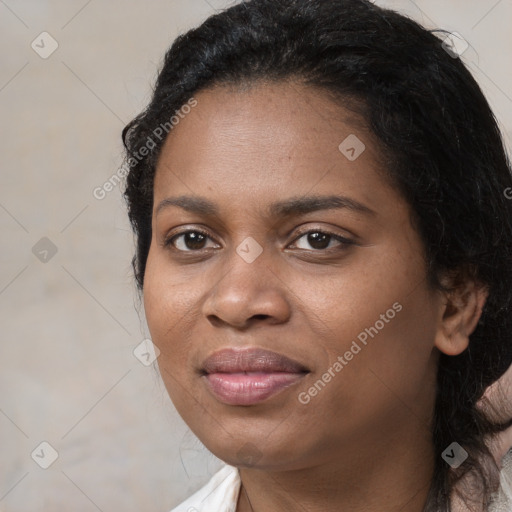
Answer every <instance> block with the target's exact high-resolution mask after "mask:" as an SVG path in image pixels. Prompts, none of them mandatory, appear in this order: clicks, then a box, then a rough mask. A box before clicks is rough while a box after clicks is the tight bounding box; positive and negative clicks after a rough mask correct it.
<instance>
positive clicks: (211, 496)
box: [170, 465, 240, 512]
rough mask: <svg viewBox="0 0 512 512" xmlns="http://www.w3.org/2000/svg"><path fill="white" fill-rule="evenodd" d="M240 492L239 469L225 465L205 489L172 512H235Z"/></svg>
mask: <svg viewBox="0 0 512 512" xmlns="http://www.w3.org/2000/svg"><path fill="white" fill-rule="evenodd" d="M239 492H240V474H239V472H238V469H237V468H235V467H233V466H229V465H225V466H223V467H222V468H221V469H220V470H219V471H218V472H217V473H215V474H214V475H213V476H212V477H211V479H210V480H209V482H208V483H207V484H206V485H205V486H204V487H202V488H201V489H199V490H198V491H197V492H196V493H194V494H193V495H192V496H190V498H188V499H187V500H185V501H184V502H183V503H180V504H179V505H178V506H177V507H175V508H173V509H172V510H171V511H170V512H235V510H236V504H237V501H238V493H239Z"/></svg>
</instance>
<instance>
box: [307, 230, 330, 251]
mask: <svg viewBox="0 0 512 512" xmlns="http://www.w3.org/2000/svg"><path fill="white" fill-rule="evenodd" d="M330 239H331V235H328V234H326V233H309V234H308V243H309V244H310V245H311V247H314V248H315V249H326V248H327V247H328V246H329V242H330ZM318 245H320V246H318Z"/></svg>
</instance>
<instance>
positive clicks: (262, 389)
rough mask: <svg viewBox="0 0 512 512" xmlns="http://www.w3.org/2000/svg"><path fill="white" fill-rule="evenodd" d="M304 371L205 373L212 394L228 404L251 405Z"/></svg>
mask: <svg viewBox="0 0 512 512" xmlns="http://www.w3.org/2000/svg"><path fill="white" fill-rule="evenodd" d="M304 375H306V374H305V373H284V372H273V373H263V372H248V373H210V374H208V375H205V378H206V382H207V383H208V387H209V389H210V390H211V391H212V393H213V395H214V396H215V397H216V398H217V399H218V400H219V401H220V402H222V403H225V404H228V405H253V404H257V403H259V402H262V401H263V400H266V399H267V398H269V397H271V396H273V395H275V394H276V393H279V392H280V391H282V390H283V389H285V388H287V387H289V386H291V385H293V384H295V383H296V382H298V381H299V380H300V379H301V378H302V377H304Z"/></svg>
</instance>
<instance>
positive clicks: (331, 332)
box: [144, 83, 442, 469]
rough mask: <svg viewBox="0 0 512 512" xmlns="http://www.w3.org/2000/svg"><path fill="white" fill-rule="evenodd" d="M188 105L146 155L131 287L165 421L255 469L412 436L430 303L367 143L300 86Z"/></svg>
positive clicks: (430, 347)
mask: <svg viewBox="0 0 512 512" xmlns="http://www.w3.org/2000/svg"><path fill="white" fill-rule="evenodd" d="M195 99H196V100H197V105H196V106H195V107H193V108H191V111H190V113H188V114H187V115H186V116H184V118H183V119H182V120H181V121H180V122H179V124H178V125H177V126H175V128H174V129H173V131H172V132H171V133H170V134H169V136H168V138H167V140H166V142H165V145H164V147H163V150H162V153H161V156H160V160H159V163H158V167H157V172H156V176H155V184H154V209H153V239H152V242H151V247H150V251H149V256H148V260H147V267H146V273H145V283H144V306H145V312H146V316H147V321H148V326H149V329H150V333H151V336H152V340H153V342H154V344H155V345H156V346H157V347H158V348H159V350H160V352H161V354H160V357H159V358H158V364H159V367H160V370H161V374H162V377H163V380H164V382H165V385H166V388H167V390H168V392H169V395H170V397H171V399H172V401H173V402H174V404H175V406H176V408H177V410H178V412H179V413H180V414H181V416H182V417H183V419H184V420H185V421H186V423H187V424H188V425H189V426H190V428H191V429H192V430H193V432H194V433H195V434H196V435H197V436H198V437H199V439H200V440H201V441H202V442H203V443H204V444H205V446H206V447H207V448H209V449H210V450H211V451H212V452H213V453H214V454H215V455H217V456H218V457H220V458H221V459H223V460H224V461H226V462H228V463H230V464H233V465H237V466H244V465H246V466H250V465H255V466H257V467H260V468H281V469H286V468H290V469H292V468H303V467H307V466H312V465H314V464H319V463H323V462H327V461H329V460H331V459H333V458H339V457H340V453H341V454H343V453H344V454H347V455H348V454H351V455H353V454H355V453H358V452H360V451H361V450H362V449H365V450H368V449H370V450H371V449H372V447H375V446H377V444H379V443H380V444H382V443H389V442H390V439H394V440H399V439H400V438H401V439H404V438H403V436H404V435H407V433H408V432H410V431H411V430H412V429H415V430H416V431H417V430H418V428H420V429H421V428H425V432H426V431H427V429H428V418H429V416H430V414H431V412H432V408H433V405H434V383H435V372H436V363H437V354H438V352H437V350H436V349H435V338H436V331H437V329H438V325H439V322H440V318H441V316H442V315H441V314H442V297H441V296H440V295H439V294H438V293H437V292H435V291H433V290H431V289H430V288H429V287H428V285H427V282H426V267H425V263H424V257H423V247H422V243H421V240H420V238H419V235H418V234H417V232H416V231H415V229H414V228H413V227H412V226H411V222H410V209H409V207H408V205H407V204H406V203H405V202H404V200H403V199H402V198H401V196H400V195H399V194H398V192H397V191H396V190H395V189H394V188H392V187H391V186H390V185H389V184H388V183H387V181H386V180H385V179H384V178H383V177H382V176H381V175H380V174H379V172H378V169H379V164H378V160H379V158H378V157H379V154H378V147H377V145H376V143H375V140H374V139H373V138H372V137H371V135H370V134H369V133H368V132H366V131H365V130H363V129H362V128H361V125H360V123H357V122H356V121H355V119H354V118H353V117H352V118H351V117H350V115H349V112H348V111H347V110H345V109H344V108H342V107H341V106H339V105H337V104H334V103H332V102H331V100H329V99H328V98H327V97H326V96H324V95H323V93H322V92H320V91H318V90H316V89H312V88H306V87H304V86H301V85H293V84H291V83H288V84H285V83H279V84H274V85H268V84H267V85H258V86H256V87H254V88H252V89H250V90H237V91H235V90H233V89H228V88H216V89H212V90H206V91H202V92H200V93H199V94H197V95H196V96H195ZM340 145H341V146H340ZM363 145H364V146H363ZM185 196H186V197H185ZM336 198H337V199H336ZM183 233H189V234H188V235H187V234H185V235H184V234H183ZM338 237H339V238H338ZM251 349H262V350H266V351H271V352H274V353H276V354H277V356H275V355H274V356H272V354H270V355H269V354H267V353H263V354H262V353H260V352H258V351H257V350H255V351H251ZM218 351H222V352H220V353H219V354H216V353H217V352H218ZM210 356H213V359H210V360H209V361H206V360H207V358H210ZM280 356H284V357H285V358H288V359H289V360H291V361H289V360H287V359H283V358H282V357H280ZM401 436H402V437H401Z"/></svg>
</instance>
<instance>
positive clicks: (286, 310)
mask: <svg viewBox="0 0 512 512" xmlns="http://www.w3.org/2000/svg"><path fill="white" fill-rule="evenodd" d="M286 290H287V287H286V285H285V283H284V282H283V281H282V280H281V279H280V278H279V277H278V276H277V275H276V273H275V272H274V271H272V270H271V268H269V266H268V264H267V262H266V259H265V258H264V256H263V254H262V255H261V256H260V257H259V258H258V259H256V260H255V261H253V262H252V263H247V262H246V261H244V260H243V259H242V258H240V256H239V255H238V254H236V253H235V254H234V256H233V257H232V258H231V259H230V262H229V270H228V271H227V272H226V273H225V274H224V276H223V277H221V278H220V279H218V278H216V283H215V285H214V286H213V287H212V288H211V289H210V291H209V293H208V296H207V298H206V300H205V301H204V303H203V308H202V310H203V314H204V316H205V317H206V318H207V319H208V320H209V321H210V322H211V324H212V325H214V326H216V327H220V326H231V327H233V328H236V329H238V330H246V329H248V328H249V327H250V326H251V325H254V324H255V323H261V322H264V323H266V324H281V323H285V322H286V321H287V320H288V319H289V318H290V311H291V309H290V303H289V301H288V300H287V297H286V293H285V291H286Z"/></svg>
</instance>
